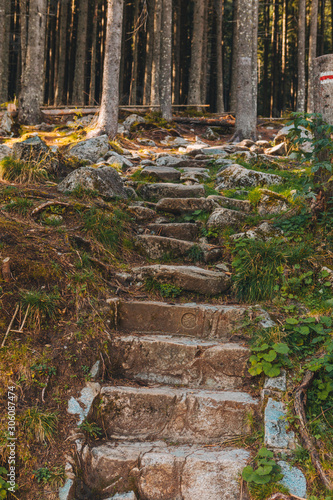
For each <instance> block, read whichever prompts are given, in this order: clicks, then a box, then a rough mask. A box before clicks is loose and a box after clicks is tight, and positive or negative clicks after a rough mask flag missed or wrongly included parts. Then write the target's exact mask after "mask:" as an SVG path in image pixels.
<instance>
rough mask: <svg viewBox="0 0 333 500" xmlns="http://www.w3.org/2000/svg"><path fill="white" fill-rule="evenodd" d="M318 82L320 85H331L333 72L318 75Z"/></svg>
mask: <svg viewBox="0 0 333 500" xmlns="http://www.w3.org/2000/svg"><path fill="white" fill-rule="evenodd" d="M319 80H320V83H321V84H322V85H326V84H327V83H333V71H325V72H324V73H320V75H319Z"/></svg>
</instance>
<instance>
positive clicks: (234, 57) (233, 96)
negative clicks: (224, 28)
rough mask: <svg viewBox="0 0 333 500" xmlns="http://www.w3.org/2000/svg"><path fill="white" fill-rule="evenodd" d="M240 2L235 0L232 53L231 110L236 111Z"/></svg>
mask: <svg viewBox="0 0 333 500" xmlns="http://www.w3.org/2000/svg"><path fill="white" fill-rule="evenodd" d="M238 3H239V0H233V18H232V23H233V24H232V55H231V89H230V111H232V112H234V113H235V111H236V103H237V86H238V83H237V82H238V78H237V72H238V67H237V64H238V31H237V22H238V21H237V20H238Z"/></svg>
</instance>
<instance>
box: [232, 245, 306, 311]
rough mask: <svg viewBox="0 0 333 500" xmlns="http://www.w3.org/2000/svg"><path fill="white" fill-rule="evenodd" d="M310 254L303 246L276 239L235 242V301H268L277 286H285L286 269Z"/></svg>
mask: <svg viewBox="0 0 333 500" xmlns="http://www.w3.org/2000/svg"><path fill="white" fill-rule="evenodd" d="M311 252H312V250H311V248H310V247H309V246H308V245H306V244H305V243H300V244H298V245H294V246H292V245H289V244H288V243H287V242H286V241H284V240H282V239H278V238H272V239H270V240H268V241H262V240H246V239H242V240H238V241H237V242H236V243H235V247H234V250H233V255H234V257H235V258H234V260H233V263H232V265H233V267H234V270H235V274H234V276H233V281H234V283H235V286H236V294H237V297H238V299H240V300H246V301H249V302H256V301H260V300H271V299H272V298H273V297H274V295H275V294H276V288H275V287H276V286H277V284H284V283H285V275H284V269H285V267H286V266H288V265H292V264H295V263H299V262H302V261H304V260H305V259H307V257H309V255H310V254H311Z"/></svg>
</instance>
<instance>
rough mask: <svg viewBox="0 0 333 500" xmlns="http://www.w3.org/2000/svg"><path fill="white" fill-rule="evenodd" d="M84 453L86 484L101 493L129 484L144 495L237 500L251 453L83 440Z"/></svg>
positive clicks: (151, 499)
mask: <svg viewBox="0 0 333 500" xmlns="http://www.w3.org/2000/svg"><path fill="white" fill-rule="evenodd" d="M83 458H84V468H83V474H84V481H85V483H86V485H87V486H88V487H89V488H90V490H91V491H95V492H96V494H102V495H103V497H104V495H110V494H111V495H114V494H115V493H116V492H126V491H129V490H133V489H134V490H135V491H136V492H137V494H138V496H139V498H140V499H145V500H239V498H240V492H241V491H240V490H241V488H240V484H239V475H240V473H241V471H242V469H243V468H244V467H245V466H246V464H247V462H248V461H249V459H250V453H249V452H248V451H246V450H243V449H233V448H225V449H222V448H221V447H219V446H214V447H212V448H205V447H201V446H197V445H192V446H167V445H166V444H165V443H162V442H149V443H127V442H109V443H106V444H103V445H100V446H95V447H93V448H89V446H88V445H87V446H86V447H85V449H84V455H83ZM116 498H117V497H116ZM120 498H121V497H120Z"/></svg>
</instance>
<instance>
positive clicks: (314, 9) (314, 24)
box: [308, 0, 318, 113]
mask: <svg viewBox="0 0 333 500" xmlns="http://www.w3.org/2000/svg"><path fill="white" fill-rule="evenodd" d="M317 29H318V0H312V3H311V14H310V40H309V63H308V64H309V86H308V113H313V110H314V83H315V82H314V60H315V59H316V57H317Z"/></svg>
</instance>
